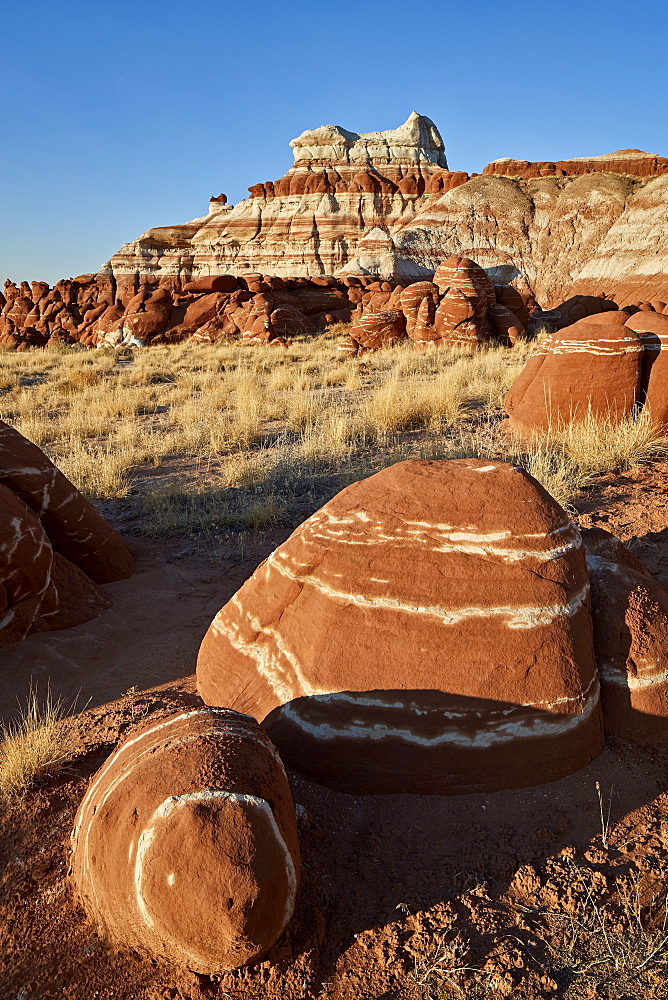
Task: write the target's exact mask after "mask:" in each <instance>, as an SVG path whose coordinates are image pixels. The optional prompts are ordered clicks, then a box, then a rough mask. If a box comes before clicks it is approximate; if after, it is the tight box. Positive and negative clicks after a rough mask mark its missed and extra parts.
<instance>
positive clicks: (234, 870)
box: [72, 709, 299, 974]
mask: <svg viewBox="0 0 668 1000" xmlns="http://www.w3.org/2000/svg"><path fill="white" fill-rule="evenodd" d="M72 847H73V860H72V867H73V874H74V879H75V882H76V885H77V888H78V890H79V893H80V896H81V898H82V901H83V904H84V907H85V909H86V910H87V912H88V914H89V916H90V917H91V918H92V919H93V921H94V922H95V923H96V924H98V926H99V927H100V928H101V929H102V931H103V933H104V934H105V935H106V936H107V937H108V938H109V939H110V940H111V942H112V943H114V944H117V945H118V944H120V945H123V946H126V947H131V948H134V949H137V950H139V951H141V952H144V953H148V954H149V955H150V956H160V957H161V958H167V959H170V960H171V961H174V962H177V963H179V964H182V965H186V966H187V967H188V968H189V969H192V970H194V971H195V972H199V973H202V974H215V973H217V972H221V971H222V970H224V969H231V968H237V967H238V966H241V965H246V964H248V963H249V962H251V961H253V960H254V959H256V958H258V957H259V956H260V955H262V954H263V953H264V952H266V951H267V949H268V948H270V947H271V946H272V944H273V943H274V942H275V941H276V940H277V938H278V937H279V936H280V935H281V934H282V933H283V930H284V928H285V927H286V925H287V923H288V921H289V920H290V917H291V916H292V911H293V907H294V901H295V894H296V890H297V882H298V878H299V846H298V841H297V830H296V821H295V813H294V807H293V804H292V798H291V795H290V789H289V786H288V783H287V779H286V776H285V771H284V769H283V765H282V763H281V761H280V758H279V756H278V754H277V753H276V751H275V749H274V747H273V746H272V744H271V741H270V740H269V738H268V736H266V734H265V733H263V732H262V730H261V729H260V728H259V726H258V725H257V724H256V723H255V722H254V721H253V720H252V719H249V718H248V717H246V716H242V715H239V714H237V713H236V712H230V711H220V710H218V711H217V710H215V709H211V710H210V709H196V710H193V711H189V712H184V713H182V714H180V715H171V716H169V717H168V718H162V719H159V720H158V721H157V722H155V721H154V722H152V723H151V724H150V725H148V726H145V727H144V728H142V729H139V730H135V731H133V732H132V733H131V734H130V735H129V737H128V738H127V739H126V741H125V742H124V743H123V744H122V745H121V746H120V747H119V748H118V749H117V750H116V752H115V753H113V754H112V756H111V757H110V758H109V759H108V760H107V762H106V764H104V766H103V767H102V768H101V769H100V770H99V771H98V772H97V774H96V775H94V776H93V778H92V779H91V783H90V786H89V788H88V791H87V793H86V795H85V797H84V799H83V801H82V803H81V805H80V807H79V811H78V813H77V817H76V822H75V827H74V832H73V834H72Z"/></svg>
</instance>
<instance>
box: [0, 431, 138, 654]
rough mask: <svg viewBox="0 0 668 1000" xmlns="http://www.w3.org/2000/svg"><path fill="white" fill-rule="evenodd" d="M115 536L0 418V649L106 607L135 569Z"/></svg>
mask: <svg viewBox="0 0 668 1000" xmlns="http://www.w3.org/2000/svg"><path fill="white" fill-rule="evenodd" d="M133 568H134V562H133V559H132V556H131V554H130V552H129V551H128V549H127V548H126V546H125V544H124V543H123V541H122V540H121V538H120V536H119V535H118V534H117V533H116V532H115V531H114V529H113V528H112V527H111V525H110V524H109V523H108V522H107V521H106V520H105V519H104V518H103V517H102V515H101V514H100V513H99V511H97V510H96V509H95V507H93V505H92V504H90V503H89V502H88V501H87V500H85V499H84V498H83V497H82V496H81V494H80V493H79V491H78V490H77V489H76V488H75V487H74V486H73V485H72V483H70V482H69V480H68V479H66V478H65V476H64V475H63V474H62V473H61V472H60V471H59V470H58V469H57V468H56V467H55V465H54V464H53V463H52V462H51V461H49V459H48V458H47V457H46V455H45V454H44V453H43V452H42V451H41V450H40V449H39V448H38V447H37V446H36V445H34V444H32V443H31V442H30V441H28V440H26V438H24V437H23V436H22V435H21V434H19V433H18V431H15V430H14V428H13V427H9V426H8V425H7V424H4V423H2V421H0V646H4V645H7V644H8V643H11V642H16V641H17V640H18V639H23V638H24V637H25V636H26V635H28V634H29V633H30V632H41V631H45V630H49V629H61V628H69V627H71V626H73V625H80V624H81V623H82V622H85V621H89V620H90V619H91V618H94V617H95V616H96V615H98V614H100V613H101V612H102V611H105V610H106V609H107V608H108V607H110V606H111V604H112V601H111V599H110V598H109V596H108V595H106V594H104V593H103V592H102V591H101V590H100V589H99V587H98V586H97V584H100V583H112V582H114V581H116V580H122V579H125V578H126V577H128V576H130V575H131V574H132V572H133Z"/></svg>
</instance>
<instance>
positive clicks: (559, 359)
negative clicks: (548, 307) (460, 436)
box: [504, 314, 643, 436]
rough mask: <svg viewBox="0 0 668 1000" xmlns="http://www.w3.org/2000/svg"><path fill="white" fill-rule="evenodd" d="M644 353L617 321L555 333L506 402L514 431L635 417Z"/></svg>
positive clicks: (635, 336)
mask: <svg viewBox="0 0 668 1000" xmlns="http://www.w3.org/2000/svg"><path fill="white" fill-rule="evenodd" d="M618 315H620V314H618ZM642 354H643V345H642V343H641V341H640V338H639V336H638V334H637V333H635V331H633V330H631V329H629V328H628V327H626V326H623V325H619V323H618V322H617V321H613V322H611V323H605V322H602V321H598V322H590V321H589V320H588V319H586V320H580V321H579V322H577V323H574V324H573V325H572V326H569V327H567V328H566V329H564V330H561V331H559V332H557V333H554V334H553V335H552V336H551V337H548V338H547V339H546V341H545V343H544V344H543V345H542V347H541V348H540V349H539V350H538V351H537V352H536V353H535V354H534V355H533V356H532V357H531V358H530V359H529V362H528V363H527V365H526V367H525V369H524V370H523V371H522V372H521V373H520V375H519V376H518V378H517V380H516V382H515V383H514V384H513V386H511V388H510V391H509V392H508V394H507V396H506V398H505V401H504V406H505V409H506V412H507V413H508V414H509V416H510V420H509V423H508V429H509V430H510V431H511V432H513V433H515V434H519V435H520V436H521V435H531V434H533V433H535V432H536V431H546V430H548V429H549V428H550V427H558V426H561V425H564V424H567V423H568V422H570V421H571V420H577V419H579V420H582V419H584V418H585V417H587V415H588V414H591V415H592V416H593V417H595V418H610V419H613V420H614V419H621V418H624V417H628V416H630V415H631V414H632V413H633V409H634V406H635V403H636V402H637V401H638V400H639V399H640V395H641V362H642Z"/></svg>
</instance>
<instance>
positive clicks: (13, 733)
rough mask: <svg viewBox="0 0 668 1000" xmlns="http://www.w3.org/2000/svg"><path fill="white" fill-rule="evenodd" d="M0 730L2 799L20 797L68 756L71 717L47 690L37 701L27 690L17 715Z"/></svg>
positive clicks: (34, 690)
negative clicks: (41, 699)
mask: <svg viewBox="0 0 668 1000" xmlns="http://www.w3.org/2000/svg"><path fill="white" fill-rule="evenodd" d="M1 731H2V742H0V796H1V797H2V798H4V799H6V800H11V799H16V798H20V797H21V796H22V795H24V794H25V792H26V791H27V790H28V789H29V788H30V787H31V785H33V784H34V783H35V782H36V781H39V780H40V779H41V778H44V777H46V776H47V775H49V774H51V773H53V771H55V770H56V769H57V768H58V767H59V766H60V765H61V764H62V763H63V762H64V761H66V760H67V759H68V756H69V750H70V747H69V742H70V736H71V734H72V721H71V717H68V716H67V713H66V709H65V706H64V703H63V701H62V700H61V699H57V700H55V701H54V699H53V697H52V695H51V692H50V691H47V695H46V698H45V700H44V701H43V702H40V700H39V698H38V696H37V691H36V689H34V688H33V689H31V691H30V693H29V695H28V697H27V699H26V703H25V705H24V706H21V710H20V714H19V716H18V718H17V719H16V720H15V721H12V722H8V723H5V724H3V725H2V730H1Z"/></svg>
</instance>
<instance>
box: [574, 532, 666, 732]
mask: <svg viewBox="0 0 668 1000" xmlns="http://www.w3.org/2000/svg"><path fill="white" fill-rule="evenodd" d="M583 541H584V546H585V549H586V552H587V566H588V569H589V579H590V581H591V592H592V614H593V619H594V645H595V649H596V659H597V662H598V670H599V676H600V681H601V700H602V703H603V712H604V716H605V728H606V731H607V732H608V733H610V734H611V735H612V736H621V737H622V738H623V739H627V740H639V741H641V742H655V743H656V742H658V743H668V590H666V588H665V587H663V586H662V585H661V584H660V583H659V582H658V581H657V580H654V579H653V578H652V577H651V576H650V574H649V572H648V570H647V569H646V567H645V566H643V564H642V563H641V562H640V561H639V560H638V559H636V558H635V557H634V556H633V555H632V554H631V553H630V552H629V551H628V549H626V548H625V547H624V545H622V543H621V542H620V541H619V539H617V538H615V537H614V536H613V535H610V534H609V533H608V532H607V531H602V530H601V529H596V528H594V529H589V530H586V531H583Z"/></svg>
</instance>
